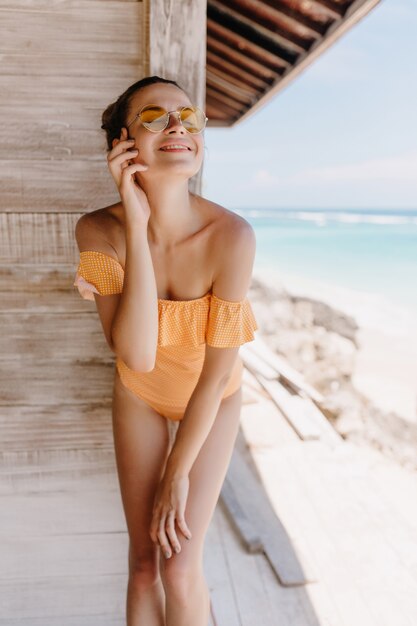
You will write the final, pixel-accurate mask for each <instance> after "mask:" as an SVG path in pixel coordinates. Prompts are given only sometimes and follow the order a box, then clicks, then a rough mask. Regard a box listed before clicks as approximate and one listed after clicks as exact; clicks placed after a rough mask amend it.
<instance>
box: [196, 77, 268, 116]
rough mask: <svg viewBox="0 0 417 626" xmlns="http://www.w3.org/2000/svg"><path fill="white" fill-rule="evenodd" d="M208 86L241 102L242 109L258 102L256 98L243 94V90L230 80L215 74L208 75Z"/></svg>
mask: <svg viewBox="0 0 417 626" xmlns="http://www.w3.org/2000/svg"><path fill="white" fill-rule="evenodd" d="M207 85H210V86H212V87H214V88H215V89H217V90H218V91H220V92H222V93H224V94H226V95H227V96H229V97H231V98H233V99H234V100H235V101H237V102H240V103H241V104H240V108H241V109H242V105H244V106H250V105H251V104H252V103H253V102H256V97H253V96H251V95H249V94H247V93H243V92H242V90H241V89H239V88H238V87H235V86H234V85H232V84H231V83H230V82H229V81H228V80H224V79H222V78H220V77H219V76H215V75H213V74H207Z"/></svg>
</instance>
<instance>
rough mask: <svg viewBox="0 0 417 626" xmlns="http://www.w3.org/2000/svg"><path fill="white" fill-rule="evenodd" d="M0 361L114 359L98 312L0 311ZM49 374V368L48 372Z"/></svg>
mask: <svg viewBox="0 0 417 626" xmlns="http://www.w3.org/2000/svg"><path fill="white" fill-rule="evenodd" d="M0 327H1V329H2V333H1V334H0V362H3V365H5V363H11V362H12V361H17V362H18V363H19V362H21V361H22V357H23V358H25V357H30V359H31V360H34V359H37V358H38V357H39V358H42V359H43V360H45V359H50V361H52V362H53V361H56V360H57V359H58V360H60V361H62V360H67V359H68V360H69V361H73V362H74V361H76V360H81V361H85V360H87V359H89V358H94V359H95V360H96V362H97V361H98V360H101V359H103V362H104V361H109V360H110V359H113V358H114V356H115V355H114V353H113V352H112V351H111V350H110V347H109V346H108V344H107V342H106V339H105V337H104V334H103V329H102V326H101V323H100V322H99V320H98V315H93V314H91V313H89V312H85V313H78V314H77V315H74V313H73V312H70V313H53V314H51V313H31V312H28V313H18V314H16V313H0ZM45 373H46V371H45Z"/></svg>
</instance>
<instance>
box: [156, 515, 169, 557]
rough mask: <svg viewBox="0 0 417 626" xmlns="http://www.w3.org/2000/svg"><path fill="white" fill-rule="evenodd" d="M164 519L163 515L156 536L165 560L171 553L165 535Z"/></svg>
mask: <svg viewBox="0 0 417 626" xmlns="http://www.w3.org/2000/svg"><path fill="white" fill-rule="evenodd" d="M165 519H166V517H165V515H162V517H161V519H160V520H159V525H158V532H157V533H156V534H157V537H158V541H159V545H160V546H161V549H162V552H163V553H164V556H165V558H167V559H169V558H170V557H171V555H172V553H171V546H170V545H169V542H168V538H167V536H166V533H165Z"/></svg>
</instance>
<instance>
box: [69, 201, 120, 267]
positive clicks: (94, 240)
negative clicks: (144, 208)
mask: <svg viewBox="0 0 417 626" xmlns="http://www.w3.org/2000/svg"><path fill="white" fill-rule="evenodd" d="M117 208H118V204H114V205H110V206H108V207H104V208H102V209H96V210H95V211H91V212H90V213H85V214H84V215H82V216H81V217H80V218H79V219H78V221H77V223H76V225H75V238H76V241H77V244H78V248H79V250H80V252H82V251H83V250H95V251H97V252H103V253H104V254H109V255H111V256H113V257H115V258H116V259H117V260H118V252H117V250H118V245H117V242H118V238H119V237H120V227H121V225H120V224H119V220H118V217H117V216H118V212H117Z"/></svg>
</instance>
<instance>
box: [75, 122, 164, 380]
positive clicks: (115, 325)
mask: <svg viewBox="0 0 417 626" xmlns="http://www.w3.org/2000/svg"><path fill="white" fill-rule="evenodd" d="M125 136H126V131H125V129H122V133H121V139H120V141H119V143H117V145H116V146H115V147H114V148H113V150H111V151H110V153H109V155H108V161H109V169H110V171H111V173H112V175H113V178H114V179H115V182H116V184H117V186H118V189H119V192H120V196H121V199H122V204H123V207H124V210H125V236H126V261H125V268H124V282H123V291H122V293H121V294H117V295H112V296H100V295H97V294H95V301H96V305H97V310H98V313H99V316H100V320H101V323H102V326H103V331H104V334H105V337H106V340H107V342H108V344H109V346H110V348H111V349H112V350H113V352H115V354H116V355H117V356H119V357H120V358H121V359H122V361H123V362H124V363H125V364H126V365H127V366H128V367H129V368H130V369H132V370H134V371H139V372H148V371H151V370H152V369H153V368H154V365H155V357H156V349H157V342H158V294H157V286H156V281H155V272H154V268H153V263H152V257H151V253H150V248H149V243H148V237H147V224H148V220H149V215H150V208H149V204H148V202H147V198H146V194H145V193H144V191H143V190H142V189H141V188H140V187H139V185H137V184H136V183H135V181H134V173H135V172H136V171H141V170H142V171H143V170H145V169H146V167H147V166H144V165H143V164H140V163H134V164H133V165H128V163H127V161H128V159H132V153H129V152H126V150H128V149H129V148H130V147H131V146H130V145H128V144H127V141H126V140H125ZM75 234H76V239H77V243H78V247H79V249H80V252H81V251H82V250H97V251H98V252H103V253H105V254H109V250H110V249H111V253H110V255H114V250H113V248H112V247H111V245H110V244H109V243H108V242H106V241H105V238H104V236H103V234H102V233H101V232H100V231H99V230H98V229H96V228H94V223H92V220H91V218H90V216H89V215H88V214H87V215H84V216H83V217H82V218H81V219H80V220H79V221H78V223H77V226H76V230H75Z"/></svg>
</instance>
